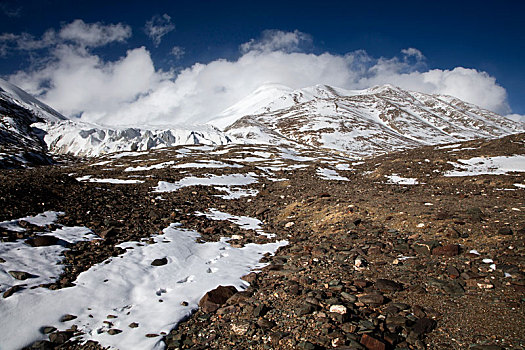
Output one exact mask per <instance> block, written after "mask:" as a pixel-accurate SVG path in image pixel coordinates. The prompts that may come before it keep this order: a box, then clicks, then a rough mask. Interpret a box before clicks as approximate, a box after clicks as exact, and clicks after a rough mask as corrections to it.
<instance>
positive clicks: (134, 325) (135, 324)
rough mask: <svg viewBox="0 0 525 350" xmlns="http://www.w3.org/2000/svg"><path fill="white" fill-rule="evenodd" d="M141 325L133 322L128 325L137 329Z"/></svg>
mask: <svg viewBox="0 0 525 350" xmlns="http://www.w3.org/2000/svg"><path fill="white" fill-rule="evenodd" d="M138 326H139V324H138V323H137V322H132V323H130V324H129V325H128V327H129V328H137V327H138Z"/></svg>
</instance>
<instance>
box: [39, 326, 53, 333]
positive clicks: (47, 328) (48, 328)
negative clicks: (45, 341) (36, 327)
mask: <svg viewBox="0 0 525 350" xmlns="http://www.w3.org/2000/svg"><path fill="white" fill-rule="evenodd" d="M56 330H57V329H56V328H55V327H53V326H44V327H42V328H40V332H42V334H49V333H53V332H54V331H56Z"/></svg>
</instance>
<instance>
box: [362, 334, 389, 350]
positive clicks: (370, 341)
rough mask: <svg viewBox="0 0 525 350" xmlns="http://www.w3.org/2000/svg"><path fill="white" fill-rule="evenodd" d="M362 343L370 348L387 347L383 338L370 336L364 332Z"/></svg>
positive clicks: (382, 349)
mask: <svg viewBox="0 0 525 350" xmlns="http://www.w3.org/2000/svg"><path fill="white" fill-rule="evenodd" d="M361 344H363V345H364V346H365V347H366V348H367V349H368V350H385V349H386V344H385V343H383V342H382V341H381V340H378V339H376V338H374V337H371V336H369V335H368V334H363V336H362V337H361Z"/></svg>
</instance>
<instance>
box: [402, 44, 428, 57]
mask: <svg viewBox="0 0 525 350" xmlns="http://www.w3.org/2000/svg"><path fill="white" fill-rule="evenodd" d="M401 53H402V54H403V55H405V57H415V58H416V59H417V60H423V59H425V56H424V55H423V53H422V52H421V51H419V50H418V49H415V48H413V47H409V48H408V49H403V50H401Z"/></svg>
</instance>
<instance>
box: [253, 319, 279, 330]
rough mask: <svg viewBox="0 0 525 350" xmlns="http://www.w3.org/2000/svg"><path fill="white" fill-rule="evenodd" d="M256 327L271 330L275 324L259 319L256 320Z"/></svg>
mask: <svg viewBox="0 0 525 350" xmlns="http://www.w3.org/2000/svg"><path fill="white" fill-rule="evenodd" d="M257 325H258V326H259V327H261V328H262V329H271V328H273V327H275V323H273V322H272V321H269V320H267V319H265V318H259V319H258V320H257Z"/></svg>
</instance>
